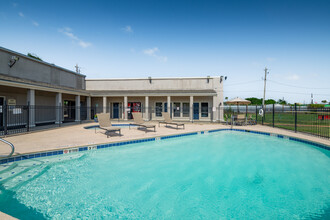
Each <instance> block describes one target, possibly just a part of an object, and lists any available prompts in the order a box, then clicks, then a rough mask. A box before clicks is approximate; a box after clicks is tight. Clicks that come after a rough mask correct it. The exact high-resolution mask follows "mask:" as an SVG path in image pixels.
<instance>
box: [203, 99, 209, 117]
mask: <svg viewBox="0 0 330 220" xmlns="http://www.w3.org/2000/svg"><path fill="white" fill-rule="evenodd" d="M208 116H209V103H207V102H202V103H201V117H208Z"/></svg>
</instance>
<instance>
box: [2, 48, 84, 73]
mask: <svg viewBox="0 0 330 220" xmlns="http://www.w3.org/2000/svg"><path fill="white" fill-rule="evenodd" d="M0 50H2V51H5V52H8V53H12V54H16V55H18V56H21V57H24V58H26V59H29V60H31V61H34V62H37V63H40V64H44V65H47V66H50V67H55V68H57V69H60V70H64V71H66V72H69V73H72V74H75V75H78V76H84V77H86V75H84V74H81V73H77V72H74V71H72V70H68V69H66V68H63V67H60V66H57V65H55V64H53V63H47V62H45V61H41V60H37V59H34V58H32V57H29V56H27V55H25V54H22V53H18V52H16V51H13V50H9V49H7V48H4V47H0Z"/></svg>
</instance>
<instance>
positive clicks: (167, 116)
mask: <svg viewBox="0 0 330 220" xmlns="http://www.w3.org/2000/svg"><path fill="white" fill-rule="evenodd" d="M162 115H163V117H164V121H160V122H159V124H158V126H159V127H160V124H165V126H167V125H176V129H179V126H181V127H182V129H184V124H183V123H176V122H173V121H172V119H171V117H170V114H169V113H168V112H162Z"/></svg>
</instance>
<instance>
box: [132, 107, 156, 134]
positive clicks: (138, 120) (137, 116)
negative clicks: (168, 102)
mask: <svg viewBox="0 0 330 220" xmlns="http://www.w3.org/2000/svg"><path fill="white" fill-rule="evenodd" d="M132 114H133V120H134V123H130V124H129V129H131V125H134V126H138V127H144V128H145V132H147V131H148V130H147V129H148V128H153V129H154V132H156V125H154V124H150V123H149V122H145V121H144V120H143V118H142V114H141V113H140V112H132Z"/></svg>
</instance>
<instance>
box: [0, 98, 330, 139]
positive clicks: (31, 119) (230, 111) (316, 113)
mask: <svg viewBox="0 0 330 220" xmlns="http://www.w3.org/2000/svg"><path fill="white" fill-rule="evenodd" d="M261 109H263V110H264V113H263V116H261V115H260V114H259V112H260V110H261ZM167 111H169V112H170V115H171V117H172V119H173V120H177V121H187V122H216V123H219V122H226V121H227V120H229V119H230V118H231V116H232V115H239V114H244V115H245V116H246V117H247V118H248V119H249V120H254V121H256V122H257V124H262V125H267V126H272V127H278V128H284V129H288V130H293V131H295V132H303V133H308V134H312V135H315V136H319V137H323V138H328V139H329V138H330V109H329V108H322V109H308V108H307V107H306V106H298V105H295V106H284V105H283V106H282V105H267V106H265V108H262V106H252V105H249V106H239V107H238V106H223V107H217V108H215V107H210V106H209V105H206V104H204V105H201V103H199V104H196V105H194V106H189V105H187V104H186V105H183V104H181V105H179V106H173V105H171V106H170V107H169V108H168V107H167V106H153V107H148V108H145V107H141V106H134V107H132V106H128V107H123V106H121V105H118V106H112V107H109V108H106V109H103V107H87V106H80V107H76V106H37V105H35V106H31V105H6V103H5V104H4V105H0V136H4V135H9V134H15V133H22V132H28V131H31V130H38V129H44V128H50V127H60V126H65V125H68V124H77V123H83V122H85V121H88V120H93V119H94V118H95V117H96V115H97V114H98V113H101V112H107V113H110V118H111V120H117V121H121V120H124V119H127V120H132V119H133V115H132V113H133V112H141V113H142V117H143V118H145V119H146V120H162V119H163V118H162V112H167ZM77 114H78V115H77Z"/></svg>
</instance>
